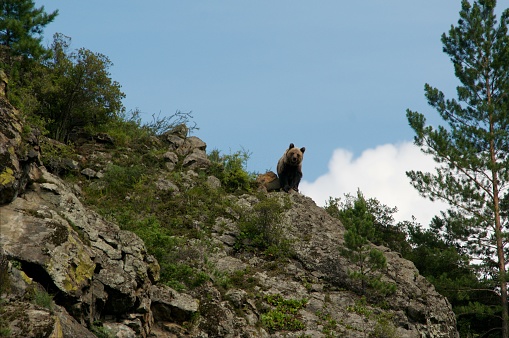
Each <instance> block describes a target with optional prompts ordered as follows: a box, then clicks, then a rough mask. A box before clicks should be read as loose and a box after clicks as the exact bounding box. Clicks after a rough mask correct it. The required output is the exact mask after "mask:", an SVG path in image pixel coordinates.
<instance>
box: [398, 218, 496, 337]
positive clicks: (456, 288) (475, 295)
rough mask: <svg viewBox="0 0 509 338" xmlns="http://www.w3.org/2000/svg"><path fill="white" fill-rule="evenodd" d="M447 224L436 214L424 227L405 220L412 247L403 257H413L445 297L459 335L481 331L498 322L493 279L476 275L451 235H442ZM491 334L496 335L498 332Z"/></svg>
mask: <svg viewBox="0 0 509 338" xmlns="http://www.w3.org/2000/svg"><path fill="white" fill-rule="evenodd" d="M450 226H451V225H447V224H445V222H444V220H443V219H440V218H438V217H435V218H434V219H433V221H432V222H431V224H430V226H429V228H428V229H423V228H422V227H421V226H420V225H417V224H411V223H409V224H408V233H409V241H410V243H411V244H412V247H413V250H412V251H411V252H410V253H409V254H408V255H406V256H405V258H407V259H409V260H411V261H413V262H414V264H415V266H416V267H417V269H419V272H420V274H422V275H423V276H425V277H426V278H427V279H428V280H429V281H430V282H431V283H433V285H434V286H435V288H436V290H437V291H438V292H439V293H441V294H442V295H444V296H446V297H447V299H448V300H449V302H450V303H451V304H452V307H453V310H454V312H455V313H456V316H457V325H458V331H460V333H461V336H462V337H463V336H465V337H467V336H469V335H472V334H478V335H480V334H485V333H486V332H488V331H489V330H490V329H491V328H493V327H500V325H501V322H500V318H498V314H499V313H500V311H501V308H500V296H499V295H498V294H496V293H495V292H493V289H494V288H495V286H496V283H495V285H494V282H493V281H492V280H489V279H486V278H483V277H482V276H481V277H479V276H477V275H476V267H475V266H474V265H472V264H470V258H469V256H468V254H467V252H466V250H464V249H463V248H461V246H458V245H457V242H456V241H454V239H453V238H450V239H448V238H447V237H446V236H444V235H443V234H444V233H445V232H444V230H445V228H446V227H450ZM493 334H494V335H493V337H498V336H499V335H500V332H493ZM486 337H490V335H486Z"/></svg>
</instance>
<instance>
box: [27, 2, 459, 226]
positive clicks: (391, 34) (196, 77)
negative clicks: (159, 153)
mask: <svg viewBox="0 0 509 338" xmlns="http://www.w3.org/2000/svg"><path fill="white" fill-rule="evenodd" d="M35 3H36V5H37V6H41V5H44V6H45V9H46V11H47V12H50V11H52V10H54V9H59V15H58V16H57V17H56V19H55V21H54V22H53V23H51V24H50V25H48V26H47V27H46V29H45V33H44V37H45V38H44V43H45V44H47V45H49V44H51V41H52V35H53V33H55V32H59V33H63V34H65V35H67V36H69V37H71V38H72V46H71V47H72V48H80V47H85V48H87V49H90V50H92V51H94V52H99V53H102V54H105V55H106V56H108V57H109V58H110V60H111V61H112V62H113V63H114V66H113V67H112V68H111V74H112V78H113V79H114V80H116V81H118V82H119V83H120V84H121V85H122V89H123V91H124V93H125V94H126V96H127V97H126V99H125V100H124V105H125V107H126V109H127V110H131V109H135V108H138V109H140V110H141V111H142V112H144V114H145V117H146V119H147V120H149V119H150V117H151V115H152V114H154V113H155V114H158V113H161V115H171V114H173V113H174V112H175V111H177V110H181V111H186V112H187V111H192V114H193V116H194V121H195V122H196V123H197V125H198V127H199V128H200V129H199V130H198V131H196V132H195V133H194V135H195V136H198V137H199V138H201V139H202V140H203V141H205V142H206V143H207V150H208V151H211V150H213V149H219V150H220V151H221V152H222V153H226V154H228V153H230V152H235V151H237V150H241V149H245V150H247V151H249V152H251V157H250V160H249V162H248V170H250V171H255V172H265V170H273V171H275V169H276V164H277V160H278V159H279V157H280V156H281V155H282V153H283V152H284V150H285V149H286V148H287V147H288V145H289V143H291V142H293V143H295V145H296V146H298V147H303V146H305V147H306V153H305V159H304V164H303V172H304V179H303V180H304V181H305V182H303V185H302V189H301V190H302V191H303V193H305V194H308V195H310V196H311V197H313V198H314V199H315V201H316V202H317V203H318V204H323V202H324V200H325V199H326V198H327V197H326V196H335V197H340V196H342V195H343V194H344V193H347V192H353V193H355V191H356V188H355V186H357V187H359V188H361V190H362V191H363V192H364V193H365V194H366V195H367V196H368V197H376V198H378V199H380V200H381V202H383V203H386V204H389V205H391V206H394V205H395V206H398V207H400V206H399V205H398V204H399V203H402V202H401V201H400V200H401V199H402V200H406V201H409V200H411V199H409V198H407V196H406V194H407V192H404V193H403V192H400V191H399V190H395V188H394V187H395V185H394V184H389V185H387V184H388V183H389V182H393V180H394V181H397V182H399V183H401V184H402V185H406V186H407V187H408V188H409V190H410V191H411V190H412V189H413V188H411V187H410V185H409V183H408V180H407V179H406V177H405V176H404V171H403V174H401V169H402V168H403V167H404V166H409V168H407V170H408V169H420V168H419V167H418V166H419V165H420V164H421V163H422V162H423V160H422V158H421V155H420V154H419V153H418V151H417V152H413V151H412V156H403V155H401V154H404V153H405V154H408V151H407V150H405V149H407V148H406V146H407V145H408V144H409V143H411V142H412V139H413V132H412V130H411V129H410V128H409V127H408V123H407V120H406V117H405V111H406V109H407V108H410V109H412V110H417V111H419V112H422V113H425V114H426V115H427V117H428V120H429V121H431V122H432V123H433V122H438V120H436V116H437V114H436V112H434V111H433V110H432V109H431V108H430V107H428V105H427V103H426V100H425V98H424V84H425V83H430V84H431V85H433V86H436V87H438V88H439V89H441V90H443V91H444V92H445V93H446V95H448V96H452V95H454V93H455V89H454V88H455V86H456V83H457V82H456V78H455V77H454V74H453V68H452V64H451V62H450V61H449V59H448V57H447V55H445V54H444V53H443V52H442V44H441V41H440V36H441V35H442V33H444V32H447V31H448V30H449V28H450V27H451V25H452V24H456V23H457V20H458V18H459V14H458V13H459V10H460V1H459V0H456V1H452V0H425V1H424V0H414V1H408V0H388V1H380V0H365V1H339V0H323V1H303V0H276V1H274V0H272V1H267V0H258V1H240V0H235V1H233V0H225V1H210V0H207V1H204V0H201V1H194V0H186V1H182V0H180V1H175V0H151V1H143V2H142V1H122V2H119V1H96V0H87V1H76V0H60V1H58V0H52V1H39V0H38V1H35ZM384 146H385V147H384ZM376 151H378V152H379V153H378V154H382V155H387V156H391V155H388V154H387V153H384V151H385V152H387V151H388V152H389V153H390V151H396V153H397V154H400V155H401V156H399V157H398V156H397V155H395V156H393V158H394V160H393V161H389V160H387V161H385V160H384V156H381V157H380V156H375V157H373V160H372V161H369V158H371V157H369V156H368V155H367V154H373V152H376ZM338 154H343V155H344V156H343V157H342V156H339V155H338ZM403 157H404V158H405V159H404V160H402V158H403ZM340 158H341V160H340ZM374 158H377V159H378V160H377V161H381V162H375V160H374ZM380 158H381V160H380ZM399 160H401V161H403V162H404V163H405V165H402V164H401V162H398V161H399ZM335 161H336V162H335ZM338 163H342V167H339V168H338V167H337V165H336V164H338ZM361 164H362V168H363V170H365V169H368V168H370V172H371V174H368V173H367V172H363V174H362V175H360V174H359V173H360V172H361V171H363V170H355V168H358V169H359V168H360V167H359V166H361ZM388 165H391V166H393V167H394V168H393V169H395V168H397V169H398V170H399V171H400V172H399V174H398V175H399V176H395V177H394V178H392V179H391V180H389V179H387V173H389V172H392V171H391V170H392V169H390V168H389V169H388V168H387V166H388ZM414 165H415V166H416V167H413V166H414ZM384 168H385V169H384ZM391 168H392V167H391ZM405 168H406V167H405ZM346 175H349V176H346ZM366 175H374V177H373V178H372V179H366V178H367V176H366ZM401 175H402V176H401ZM337 176H342V177H341V179H342V180H345V179H346V180H347V181H348V182H349V184H350V185H352V186H348V187H347V186H345V185H344V184H343V185H338V184H335V183H333V182H337V181H338V177H337ZM345 176H346V177H345ZM327 180H328V181H327ZM367 181H373V182H380V184H382V183H383V185H382V187H378V188H377V189H373V188H372V187H371V186H364V185H363V184H367V183H366V182H367ZM319 182H321V183H320V184H319ZM373 184H375V185H376V183H373ZM383 187H385V188H383ZM352 189H353V191H347V190H352ZM317 191H318V192H317ZM375 193H376V194H379V195H381V196H379V195H373V194H375ZM408 193H411V192H408ZM400 194H401V195H402V197H401V198H399V199H398V198H394V197H395V196H396V195H400ZM416 201H418V202H412V203H411V205H410V206H408V207H403V208H408V209H410V210H407V214H405V216H404V217H408V216H407V215H412V214H415V213H416V211H415V210H416V209H427V210H428V215H427V216H421V217H422V219H423V220H424V219H426V220H427V219H428V218H429V214H430V213H431V214H432V213H436V211H437V210H436V207H432V206H427V204H426V206H425V204H421V201H420V200H416ZM415 203H417V205H416V204H415ZM422 203H424V202H422ZM400 209H401V208H400ZM426 217H428V218H426ZM423 222H424V223H426V222H425V221H423Z"/></svg>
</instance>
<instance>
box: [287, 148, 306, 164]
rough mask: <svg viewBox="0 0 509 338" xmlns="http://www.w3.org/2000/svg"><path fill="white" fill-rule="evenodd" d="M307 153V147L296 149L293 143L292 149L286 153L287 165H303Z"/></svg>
mask: <svg viewBox="0 0 509 338" xmlns="http://www.w3.org/2000/svg"><path fill="white" fill-rule="evenodd" d="M305 151H306V147H302V148H300V149H299V148H295V146H294V145H293V143H290V147H289V148H288V150H287V151H286V163H287V164H290V165H293V166H297V165H299V164H301V163H302V160H303V159H304V152H305Z"/></svg>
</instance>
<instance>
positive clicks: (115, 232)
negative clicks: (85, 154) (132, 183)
mask: <svg viewBox="0 0 509 338" xmlns="http://www.w3.org/2000/svg"><path fill="white" fill-rule="evenodd" d="M0 246H1V248H2V250H3V254H4V255H6V256H7V257H8V258H9V259H12V260H15V261H17V262H19V263H20V265H21V267H20V268H21V270H22V271H23V273H24V274H26V278H25V279H26V280H29V281H30V283H28V284H31V283H37V284H40V285H43V286H44V287H45V289H46V290H48V292H50V293H52V294H55V295H56V296H55V298H54V301H55V303H56V304H57V306H59V308H60V307H63V308H65V309H66V310H67V311H68V312H69V313H70V315H71V316H72V317H71V316H66V318H67V320H68V321H69V322H74V321H77V322H78V323H80V324H82V325H85V326H88V327H91V326H93V324H94V322H95V321H97V320H103V319H104V318H117V319H120V323H122V324H124V325H127V327H130V328H131V329H133V330H134V332H136V333H137V334H138V335H139V336H141V337H146V336H148V334H149V333H150V331H151V325H152V323H153V317H152V309H151V306H152V305H154V306H156V307H158V309H159V307H160V306H159V305H158V304H174V303H175V301H174V298H176V294H177V293H176V292H174V291H172V290H169V291H168V290H167V288H165V289H163V291H164V292H163V291H158V286H156V285H154V283H156V282H157V281H158V279H159V265H158V263H157V261H156V260H155V259H154V258H153V257H152V256H150V255H148V254H147V252H146V249H145V246H144V244H143V242H142V241H141V239H140V238H139V237H138V236H136V235H134V234H133V233H131V232H128V231H123V230H120V229H119V228H118V226H117V225H115V224H112V223H109V222H106V221H104V220H103V219H102V218H101V217H99V216H98V215H97V214H95V213H94V212H92V211H90V210H88V209H86V208H85V207H84V206H83V205H82V203H81V202H80V201H79V199H78V198H77V197H76V195H75V194H74V193H73V192H72V191H71V190H70V189H69V188H68V187H67V186H66V185H65V184H64V183H63V182H62V181H61V180H60V179H59V178H57V177H55V176H53V175H52V174H50V173H48V172H47V171H45V170H44V169H43V170H41V179H40V182H34V183H33V184H32V186H31V188H30V190H28V191H26V192H25V194H24V197H23V198H17V199H15V200H14V201H13V202H12V203H10V204H8V205H5V206H3V207H2V208H1V212H0ZM11 269H12V270H17V269H19V267H18V268H15V267H11ZM17 282H18V283H21V284H22V286H20V287H19V290H21V291H20V293H19V294H18V295H17V296H19V297H21V298H23V297H25V296H26V295H25V293H26V289H28V287H29V286H28V285H23V281H22V280H18V281H17ZM172 292H173V293H172ZM152 294H157V295H159V296H158V297H157V301H156V302H154V303H152V301H151V298H152ZM179 297H180V298H182V297H181V296H179ZM15 298H16V297H14V299H15ZM189 298H190V297H189ZM190 299H191V303H193V304H195V303H196V301H195V300H193V299H192V298H190ZM186 301H187V299H186ZM186 301H181V302H180V304H178V305H173V307H170V308H171V312H172V314H170V313H165V311H161V310H158V313H161V312H162V313H163V316H166V317H167V318H173V317H175V315H174V313H177V312H178V311H177V310H176V309H178V308H179V306H187V304H186ZM12 306H15V305H12ZM23 306H25V305H23ZM196 310H197V306H194V307H193V306H188V307H186V308H185V309H184V310H182V311H180V312H181V313H179V315H178V318H177V319H176V320H177V322H178V321H179V320H186V319H188V317H189V316H191V315H192V314H193V311H194V312H196ZM27 311H28V309H27ZM39 311H41V310H40V309H39ZM42 312H44V311H42ZM62 312H64V313H65V310H63V309H62ZM46 315H47V314H46ZM47 320H48V321H49V322H50V323H51V325H53V326H57V324H58V325H61V324H60V323H57V322H55V320H56V319H55V318H54V317H53V316H48V318H47ZM52 320H53V322H52ZM114 323H118V321H114ZM12 325H14V327H16V321H15V320H13V324H12ZM51 325H50V324H48V325H47V326H48V327H49V326H51ZM79 326H80V325H79ZM80 328H81V329H83V327H82V326H80ZM53 329H54V330H57V329H58V328H56V327H54V328H53ZM69 337H75V336H73V335H69Z"/></svg>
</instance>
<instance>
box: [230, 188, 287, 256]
mask: <svg viewBox="0 0 509 338" xmlns="http://www.w3.org/2000/svg"><path fill="white" fill-rule="evenodd" d="M261 198H262V200H261V201H260V202H259V203H258V204H256V205H255V206H254V207H253V212H248V213H243V214H242V216H241V219H240V220H239V223H238V225H239V230H240V235H239V236H238V238H237V242H236V244H235V248H236V249H237V250H254V249H256V250H261V251H262V252H264V254H265V255H266V256H269V257H273V258H283V257H291V256H292V255H293V250H292V247H291V242H290V240H288V239H286V238H285V237H284V232H283V229H282V225H281V221H282V214H283V212H284V211H286V210H287V209H288V208H289V205H288V204H286V203H285V204H282V203H281V201H280V200H279V199H278V198H277V197H268V198H267V197H261Z"/></svg>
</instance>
